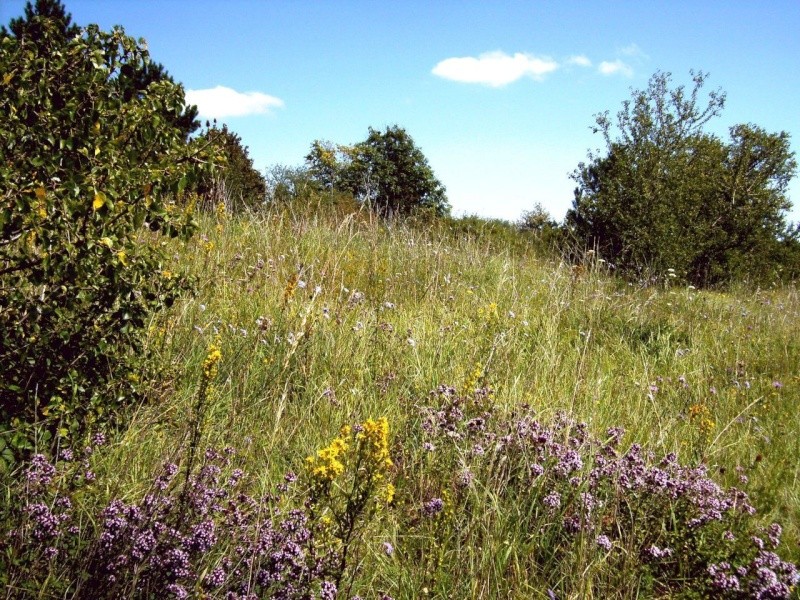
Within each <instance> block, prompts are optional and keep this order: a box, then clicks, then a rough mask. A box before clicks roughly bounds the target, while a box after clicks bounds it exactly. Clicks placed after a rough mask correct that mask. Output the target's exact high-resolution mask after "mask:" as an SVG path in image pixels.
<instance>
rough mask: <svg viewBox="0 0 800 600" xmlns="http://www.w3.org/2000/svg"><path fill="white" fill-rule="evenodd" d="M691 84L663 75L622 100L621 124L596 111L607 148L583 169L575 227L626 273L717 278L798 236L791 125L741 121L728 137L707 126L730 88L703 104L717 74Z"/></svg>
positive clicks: (748, 266) (763, 258) (741, 272)
mask: <svg viewBox="0 0 800 600" xmlns="http://www.w3.org/2000/svg"><path fill="white" fill-rule="evenodd" d="M692 79H693V83H694V85H693V87H692V89H691V90H689V91H687V90H686V88H685V87H684V86H677V87H671V75H670V74H669V73H662V72H658V73H656V74H655V75H653V76H652V77H651V79H650V81H649V84H648V87H647V89H645V90H635V91H634V92H633V95H632V99H631V100H626V101H625V102H623V105H622V109H621V110H620V111H619V113H618V114H617V119H616V129H614V127H613V124H612V120H611V118H610V117H609V113H608V112H604V113H601V114H598V115H596V116H595V123H596V124H595V126H594V127H593V130H594V131H595V132H596V133H601V134H602V136H603V140H604V142H605V144H606V152H605V154H603V155H598V154H593V153H590V154H589V160H588V162H586V163H580V164H579V165H578V168H577V169H576V170H575V172H574V173H573V175H572V177H573V179H574V180H575V181H576V182H577V184H578V185H577V188H576V190H575V200H574V203H573V207H572V209H571V210H570V211H569V212H568V213H567V218H566V223H565V224H566V226H567V228H568V229H570V230H571V232H572V234H573V235H574V236H576V237H577V239H578V240H579V241H581V242H582V243H583V244H585V245H586V246H587V247H593V248H597V250H598V251H599V252H600V254H601V256H602V257H603V258H605V259H606V260H609V261H611V262H612V263H613V264H614V265H615V266H616V267H617V268H618V269H619V270H620V272H622V273H624V274H626V275H631V276H641V275H643V274H645V273H646V272H648V271H649V272H655V273H663V272H665V271H666V270H667V269H672V270H673V271H672V272H674V273H676V274H677V275H678V276H680V277H682V278H684V279H685V280H687V281H690V282H692V283H694V284H697V285H713V284H716V283H720V282H723V281H725V280H727V279H730V278H731V277H734V276H748V275H750V274H751V273H748V272H747V271H752V267H753V265H754V264H757V265H759V268H761V267H762V266H763V265H765V264H767V263H770V262H771V261H772V258H773V257H774V256H775V254H776V252H778V251H779V246H780V244H781V243H783V242H785V241H786V240H787V239H788V238H791V237H792V236H793V233H792V232H791V231H790V229H789V228H788V227H787V224H786V221H785V216H784V215H785V212H786V211H787V210H788V209H789V208H790V203H789V199H788V197H787V195H786V193H787V189H788V184H789V182H790V180H791V178H792V177H793V176H794V173H795V171H796V162H795V160H794V153H793V152H792V151H791V149H790V145H789V136H788V134H787V133H785V132H780V133H768V132H767V131H765V130H764V129H762V128H760V127H758V126H756V125H752V124H743V125H736V126H734V127H731V128H730V130H729V135H730V141H728V142H727V143H726V142H724V141H722V140H721V139H720V138H718V137H717V136H715V135H713V134H710V133H708V132H706V131H705V130H704V126H705V125H706V124H707V123H708V122H709V121H710V120H711V119H713V118H714V117H716V116H718V115H719V114H720V113H721V111H722V109H723V108H724V105H725V94H724V93H723V92H721V91H719V90H717V91H712V92H710V93H709V94H708V95H707V97H706V98H705V99H704V100H703V99H701V91H702V88H703V85H704V84H705V82H706V79H707V74H704V73H702V72H700V73H694V72H693V73H692ZM615 134H616V135H615Z"/></svg>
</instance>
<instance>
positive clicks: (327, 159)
mask: <svg viewBox="0 0 800 600" xmlns="http://www.w3.org/2000/svg"><path fill="white" fill-rule="evenodd" d="M306 163H307V165H308V168H309V173H310V174H311V176H312V177H313V178H314V180H315V181H316V182H317V184H318V185H319V186H320V188H321V189H323V190H344V191H347V192H349V193H351V194H352V195H353V196H354V197H355V198H357V199H358V200H359V201H360V202H362V203H363V204H366V205H367V206H369V207H370V208H373V209H374V210H376V211H377V212H378V213H379V214H381V215H385V216H389V215H401V216H407V215H409V214H411V213H412V212H413V211H415V210H418V209H429V210H432V211H433V212H434V213H435V214H436V215H439V216H443V215H445V214H447V213H448V212H449V210H450V206H449V204H448V203H447V197H446V194H445V189H444V186H443V185H442V184H441V182H439V180H438V179H436V177H435V175H434V174H433V170H432V169H431V167H430V165H429V164H428V160H427V159H426V158H425V155H424V154H423V153H422V151H421V150H420V149H419V148H417V146H416V145H415V144H414V140H413V139H412V138H411V136H410V135H408V133H407V132H406V131H405V129H403V128H401V127H399V126H397V125H394V126H392V127H387V128H386V130H385V131H384V132H380V131H377V130H375V129H373V128H371V127H370V128H369V135H368V136H367V139H366V140H364V141H363V142H359V143H358V144H355V145H353V146H341V145H339V146H335V145H333V144H331V143H329V142H320V141H315V142H314V143H313V144H312V146H311V151H310V152H309V154H308V155H307V156H306Z"/></svg>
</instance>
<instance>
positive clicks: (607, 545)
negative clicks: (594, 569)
mask: <svg viewBox="0 0 800 600" xmlns="http://www.w3.org/2000/svg"><path fill="white" fill-rule="evenodd" d="M595 543H596V544H597V546H598V547H599V548H602V549H603V550H605V551H606V552H609V551H610V550H611V540H610V539H609V538H608V536H607V535H598V536H597V539H596V540H595Z"/></svg>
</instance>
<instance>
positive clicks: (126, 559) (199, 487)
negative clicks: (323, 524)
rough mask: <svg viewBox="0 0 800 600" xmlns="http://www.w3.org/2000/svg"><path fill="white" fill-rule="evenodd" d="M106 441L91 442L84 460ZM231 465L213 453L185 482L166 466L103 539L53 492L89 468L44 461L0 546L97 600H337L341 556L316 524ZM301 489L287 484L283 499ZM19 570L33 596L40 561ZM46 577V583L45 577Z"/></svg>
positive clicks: (38, 459) (32, 471)
mask: <svg viewBox="0 0 800 600" xmlns="http://www.w3.org/2000/svg"><path fill="white" fill-rule="evenodd" d="M102 441H103V440H102V439H100V438H97V439H95V440H93V444H92V446H89V447H88V451H87V452H85V453H84V456H89V454H90V453H91V452H92V451H93V449H94V448H96V446H97V445H98V443H100V442H102ZM233 459H234V453H233V451H232V450H230V449H226V450H223V451H221V452H218V451H215V450H209V451H207V452H206V453H205V455H204V457H203V461H202V465H201V466H200V467H199V469H198V470H197V472H196V473H193V474H191V475H190V476H189V477H188V478H187V477H185V475H184V474H183V473H181V470H180V468H179V466H178V465H175V464H168V465H166V466H165V467H164V468H163V469H162V472H161V473H160V474H159V475H158V476H157V477H156V478H155V480H154V482H153V485H152V487H151V490H150V492H149V493H147V494H146V495H145V496H144V497H143V498H142V499H141V500H139V501H137V502H126V501H123V500H121V499H112V500H111V501H109V502H108V504H107V505H106V506H105V508H103V509H102V511H101V513H100V514H99V519H97V522H98V524H97V529H96V530H90V529H88V527H89V526H90V523H91V520H90V521H86V520H83V521H81V519H78V518H76V516H75V515H74V514H73V512H74V510H73V506H72V502H71V501H70V499H69V496H68V495H64V494H63V493H53V492H52V490H51V488H54V487H55V483H54V482H56V481H63V480H65V479H68V478H67V477H66V475H64V473H62V472H61V470H62V467H64V468H65V469H67V468H68V469H71V471H72V472H73V473H75V472H77V473H79V479H80V480H81V481H83V482H85V481H86V479H85V477H84V475H83V474H82V473H83V472H84V471H85V470H86V469H87V468H88V463H87V464H84V463H81V462H67V461H61V462H59V463H58V464H57V465H53V464H51V463H50V462H49V461H47V459H46V458H45V457H43V456H41V455H37V456H35V457H33V458H32V459H31V461H30V464H29V465H28V468H27V470H26V471H25V476H24V480H23V482H22V485H23V486H24V488H25V490H26V491H25V497H26V498H27V502H26V503H25V505H24V510H22V511H21V516H20V518H21V519H22V523H21V524H20V525H18V526H16V527H15V529H13V530H12V531H11V532H10V533H2V532H0V542H11V543H13V545H14V547H16V548H20V549H23V548H27V549H32V550H29V552H34V553H35V554H36V556H39V557H41V559H40V560H44V561H50V560H52V559H54V558H56V557H58V563H59V565H60V566H62V568H63V573H64V577H65V578H72V580H71V582H70V583H69V584H68V585H69V586H77V587H78V588H79V589H84V590H92V594H93V597H97V598H116V597H167V598H170V597H171V598H188V597H190V596H194V595H196V593H197V591H198V590H205V591H206V592H207V593H208V594H209V596H210V597H219V598H226V599H227V600H234V599H242V600H243V599H248V600H249V599H251V598H261V597H270V598H284V599H287V600H292V599H299V598H319V599H328V600H334V599H335V598H336V595H337V585H336V581H338V579H339V578H340V577H341V571H342V569H343V568H344V562H343V560H342V555H341V547H339V546H338V545H336V544H327V543H326V538H324V536H323V537H322V538H317V537H315V531H316V529H315V528H316V527H317V526H316V525H315V524H314V523H313V522H312V520H311V518H310V517H309V515H308V514H307V513H306V512H305V511H304V510H298V509H294V510H292V509H289V508H288V507H284V504H285V500H283V499H282V498H281V497H279V496H265V497H262V498H257V499H256V498H253V497H251V496H249V495H248V494H247V493H245V491H244V488H243V486H244V483H245V481H246V477H245V474H244V472H243V471H241V470H240V469H236V468H233V467H234V465H233V464H232V460H233ZM70 460H72V458H71V457H70ZM296 480H297V476H296V475H294V474H292V473H289V474H287V476H286V478H285V479H284V481H283V482H282V483H281V484H280V485H279V486H278V488H279V490H281V491H286V490H287V489H288V486H289V485H290V484H292V483H294V482H295V481H296ZM75 523H80V524H81V525H82V527H83V529H82V528H81V527H79V526H78V525H77V524H75ZM4 538H5V539H4ZM65 553H66V554H65ZM17 564H19V565H20V571H19V572H15V573H12V574H11V577H12V578H13V580H14V581H19V582H25V585H29V586H32V587H31V589H35V587H33V586H35V585H36V582H35V575H34V574H33V572H32V571H31V569H37V568H40V567H37V564H38V563H37V562H36V560H33V561H29V562H28V563H27V566H26V567H24V568H27V569H28V572H25V571H24V570H23V566H22V565H23V561H21V560H19V561H17ZM40 569H41V568H40ZM41 572H42V573H43V574H44V576H47V570H46V569H43V570H42V571H41ZM76 578H77V579H76Z"/></svg>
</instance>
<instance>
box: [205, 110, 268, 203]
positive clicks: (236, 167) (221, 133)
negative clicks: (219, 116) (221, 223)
mask: <svg viewBox="0 0 800 600" xmlns="http://www.w3.org/2000/svg"><path fill="white" fill-rule="evenodd" d="M200 137H201V139H203V140H206V141H208V142H209V143H211V144H212V145H213V146H214V147H215V148H216V149H217V151H218V153H219V154H220V156H221V157H222V164H221V168H220V169H219V170H218V171H217V172H215V173H214V175H213V176H209V177H206V178H205V179H204V180H203V181H202V182H201V184H200V185H199V188H198V193H199V194H200V195H201V196H203V198H204V204H206V205H207V207H211V208H214V207H216V206H218V205H219V203H220V202H224V203H225V206H226V208H227V210H228V212H232V213H236V212H242V211H245V212H246V211H251V212H252V211H258V210H260V209H262V208H263V206H264V202H265V200H266V180H265V179H264V176H263V175H262V174H261V173H259V172H258V170H256V169H254V168H253V159H252V158H250V156H249V153H248V148H247V146H243V145H242V138H241V137H240V136H239V135H238V134H236V133H234V132H233V131H230V130H229V129H228V126H227V125H223V126H222V128H217V127H216V123H215V126H214V127H212V128H211V129H209V130H208V131H206V132H205V133H204V134H203V135H202V136H200Z"/></svg>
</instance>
